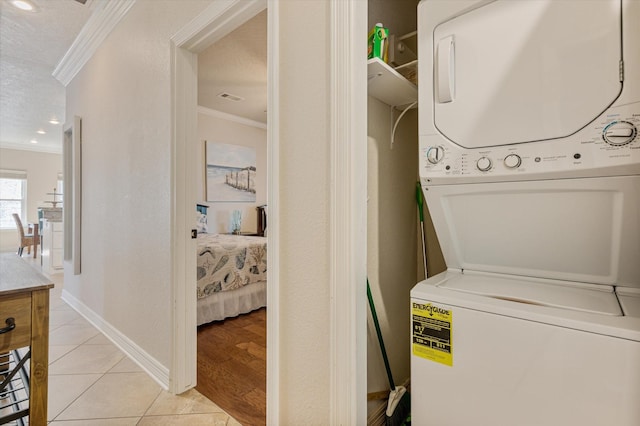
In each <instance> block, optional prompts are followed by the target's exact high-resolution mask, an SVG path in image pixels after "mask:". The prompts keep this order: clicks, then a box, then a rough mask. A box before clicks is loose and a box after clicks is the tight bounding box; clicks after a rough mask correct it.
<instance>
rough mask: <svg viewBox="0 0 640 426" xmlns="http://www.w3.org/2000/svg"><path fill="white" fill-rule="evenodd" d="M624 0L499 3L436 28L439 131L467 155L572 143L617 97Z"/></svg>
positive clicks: (475, 10) (472, 11)
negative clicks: (542, 143) (540, 142)
mask: <svg viewBox="0 0 640 426" xmlns="http://www.w3.org/2000/svg"><path fill="white" fill-rule="evenodd" d="M621 13H622V12H621V3H620V0H602V1H582V2H579V1H556V0H531V1H506V0H498V1H494V2H490V3H488V4H485V5H483V6H481V7H478V8H476V9H473V10H471V11H469V12H466V13H463V14H461V15H459V16H457V17H455V18H453V19H451V20H449V21H446V22H444V23H442V24H440V25H438V26H436V27H435V29H434V33H433V55H434V56H433V70H434V73H433V77H434V81H433V86H434V92H435V93H434V95H435V96H434V99H433V102H434V117H433V119H434V125H435V126H436V128H437V129H438V130H439V131H440V132H441V133H442V134H443V135H444V136H446V137H447V138H448V139H450V140H451V141H453V142H455V143H456V144H458V145H460V146H463V147H466V148H480V147H488V146H499V145H505V144H514V143H523V142H533V141H538V140H547V139H555V138H562V137H566V136H569V135H571V134H573V133H575V132H577V131H578V130H580V129H582V128H583V127H584V126H586V125H587V124H589V123H590V122H591V121H593V120H594V119H595V118H596V117H597V116H599V115H600V114H601V113H602V112H603V111H604V110H605V109H607V108H608V107H609V106H610V105H611V104H612V103H613V102H614V101H615V100H616V98H617V97H618V96H619V95H620V93H621V91H622V83H621V77H620V67H621V60H622V42H621V37H622V29H621Z"/></svg>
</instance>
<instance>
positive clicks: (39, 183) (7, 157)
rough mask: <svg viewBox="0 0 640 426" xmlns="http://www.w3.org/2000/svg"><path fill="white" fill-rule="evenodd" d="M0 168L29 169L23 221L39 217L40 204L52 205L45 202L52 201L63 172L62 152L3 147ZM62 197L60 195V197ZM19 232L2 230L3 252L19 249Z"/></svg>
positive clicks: (31, 220) (0, 151)
mask: <svg viewBox="0 0 640 426" xmlns="http://www.w3.org/2000/svg"><path fill="white" fill-rule="evenodd" d="M0 169H11V170H25V171H26V172H27V217H26V218H24V217H23V218H21V220H22V222H23V223H22V224H23V225H24V226H26V225H27V223H28V222H36V221H37V220H38V207H51V204H48V203H45V201H46V200H52V199H53V196H51V195H47V193H49V192H52V191H53V188H55V187H56V185H57V183H58V173H62V155H61V154H52V153H46V152H36V151H21V150H15V149H5V148H0ZM60 199H61V198H59V200H60ZM17 244H18V231H17V230H16V229H15V228H13V229H8V230H0V251H9V250H16V249H17V248H18V247H17Z"/></svg>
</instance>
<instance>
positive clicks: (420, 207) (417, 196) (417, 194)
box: [416, 182, 424, 223]
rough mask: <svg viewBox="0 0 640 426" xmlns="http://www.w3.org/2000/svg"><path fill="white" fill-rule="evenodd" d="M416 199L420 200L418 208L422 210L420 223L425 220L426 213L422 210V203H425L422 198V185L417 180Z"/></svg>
mask: <svg viewBox="0 0 640 426" xmlns="http://www.w3.org/2000/svg"><path fill="white" fill-rule="evenodd" d="M416 201H417V202H418V209H419V210H420V223H422V222H424V214H423V212H422V204H423V203H424V201H423V199H422V186H421V185H420V182H416Z"/></svg>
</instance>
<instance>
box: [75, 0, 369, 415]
mask: <svg viewBox="0 0 640 426" xmlns="http://www.w3.org/2000/svg"><path fill="white" fill-rule="evenodd" d="M208 3H209V2H202V1H180V2H178V1H153V2H150V1H138V2H136V3H135V5H134V6H133V8H132V9H131V10H130V12H129V13H128V15H127V16H126V17H125V18H124V20H123V21H122V22H121V23H120V24H119V26H118V27H117V28H116V30H115V31H114V32H113V33H112V34H111V35H110V36H109V37H108V38H107V40H106V41H105V43H104V45H103V46H102V47H101V48H100V49H99V50H98V52H97V53H96V54H95V55H94V57H93V58H92V59H91V60H90V61H89V63H88V64H87V65H86V66H85V67H84V69H83V70H82V71H81V72H80V74H78V76H77V77H76V78H75V79H74V80H73V81H72V83H71V84H70V85H69V87H68V104H67V117H72V116H73V115H79V116H81V117H83V206H82V207H83V223H82V226H83V228H82V238H83V241H82V244H83V251H82V256H83V264H82V268H83V273H82V274H81V275H79V276H75V277H74V276H69V279H68V280H67V279H66V277H65V288H66V289H67V290H68V291H70V292H72V294H73V295H74V296H75V297H76V298H78V299H79V300H80V301H82V302H83V303H84V304H86V305H87V306H88V307H89V308H91V309H92V310H93V311H95V312H96V313H97V314H98V315H100V316H101V317H103V318H104V319H105V321H107V322H108V323H110V324H111V325H113V327H115V328H116V329H117V330H119V331H120V332H122V333H123V334H124V335H126V336H127V337H128V338H129V339H131V340H132V341H133V342H134V343H135V344H137V345H138V346H140V347H141V348H142V349H144V350H145V351H147V352H148V353H149V354H151V355H152V356H153V357H155V358H156V359H157V360H158V361H159V362H160V363H162V364H163V365H165V366H169V365H170V354H171V348H170V345H171V309H170V303H171V288H170V279H169V277H170V271H169V265H170V263H171V262H170V247H169V244H170V212H169V207H170V193H169V189H170V181H169V179H170V165H171V152H170V136H171V128H170V117H169V115H170V111H171V107H170V99H171V96H170V70H169V66H170V60H169V38H170V36H171V35H172V34H173V33H174V32H175V31H176V30H178V29H179V28H181V27H182V26H184V25H185V23H186V22H188V21H189V20H190V19H191V18H192V17H194V16H195V15H196V14H197V13H198V12H199V11H200V10H202V9H203V8H204V7H205V6H206V5H207V4H208ZM279 10H280V16H279V28H278V31H279V37H280V44H279V52H280V62H279V67H278V68H279V72H280V79H279V82H278V84H279V93H278V95H279V108H280V110H279V111H278V113H279V117H280V123H279V124H280V138H279V143H280V157H279V164H280V169H279V170H277V171H273V172H274V173H278V174H279V181H280V188H279V194H280V200H279V201H280V215H281V216H280V226H281V227H280V235H279V241H280V252H279V259H278V260H279V263H280V264H279V268H280V282H279V287H280V292H279V308H280V312H279V319H280V321H279V324H278V331H279V337H280V340H281V345H280V347H279V351H280V352H279V354H280V359H279V365H280V366H281V368H280V370H279V371H278V372H277V373H276V374H278V379H279V386H280V399H279V406H278V412H279V417H280V423H281V424H283V425H297V424H304V425H327V424H330V423H331V422H330V418H329V415H330V411H331V410H330V408H331V407H330V398H329V397H330V392H331V386H330V376H331V374H330V373H331V365H330V349H331V346H332V345H331V342H330V339H329V336H330V320H329V316H330V306H331V299H330V292H329V281H330V274H329V272H330V271H329V265H330V254H331V253H330V248H329V241H328V239H329V234H330V226H329V225H330V224H329V213H330V212H329V204H328V200H329V194H330V180H329V173H330V169H331V167H330V166H331V165H330V156H329V144H328V140H329V139H330V137H329V133H328V132H329V121H328V119H329V116H330V112H331V108H332V105H331V104H330V103H329V93H328V92H329V87H328V83H329V67H328V66H327V63H328V58H329V46H328V42H327V41H328V40H329V1H326V0H313V1H311V0H309V1H297V0H296V1H288V0H287V1H282V2H279ZM363 107H364V105H363ZM150 331H152V332H150Z"/></svg>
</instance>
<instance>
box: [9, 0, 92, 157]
mask: <svg viewBox="0 0 640 426" xmlns="http://www.w3.org/2000/svg"><path fill="white" fill-rule="evenodd" d="M32 2H33V3H34V4H35V5H36V11H35V12H25V11H22V10H19V9H16V8H15V7H13V6H11V4H10V3H9V2H8V0H0V146H3V147H8V148H15V149H30V150H41V151H53V152H60V151H61V147H62V124H59V125H53V124H50V123H49V120H50V119H51V118H54V117H55V118H57V119H58V120H59V121H60V122H61V123H64V121H65V90H64V86H62V84H60V83H59V82H58V81H57V80H56V79H55V78H53V76H52V75H51V73H52V72H53V70H54V69H55V67H56V65H57V64H58V62H59V61H60V59H62V57H63V56H64V54H65V53H66V52H67V50H68V49H69V47H70V46H71V44H72V43H73V41H74V40H75V38H76V36H77V35H78V33H79V32H80V30H81V29H82V27H83V26H84V24H85V22H86V21H87V20H88V19H89V16H90V15H91V13H92V9H93V8H92V1H91V0H90V1H88V2H87V4H86V5H82V4H80V3H78V2H77V1H75V0H32ZM38 130H44V131H46V134H44V135H40V134H38V133H36V132H37V131H38ZM32 139H35V140H37V141H38V143H37V144H32V143H31V142H30V141H31V140H32Z"/></svg>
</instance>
